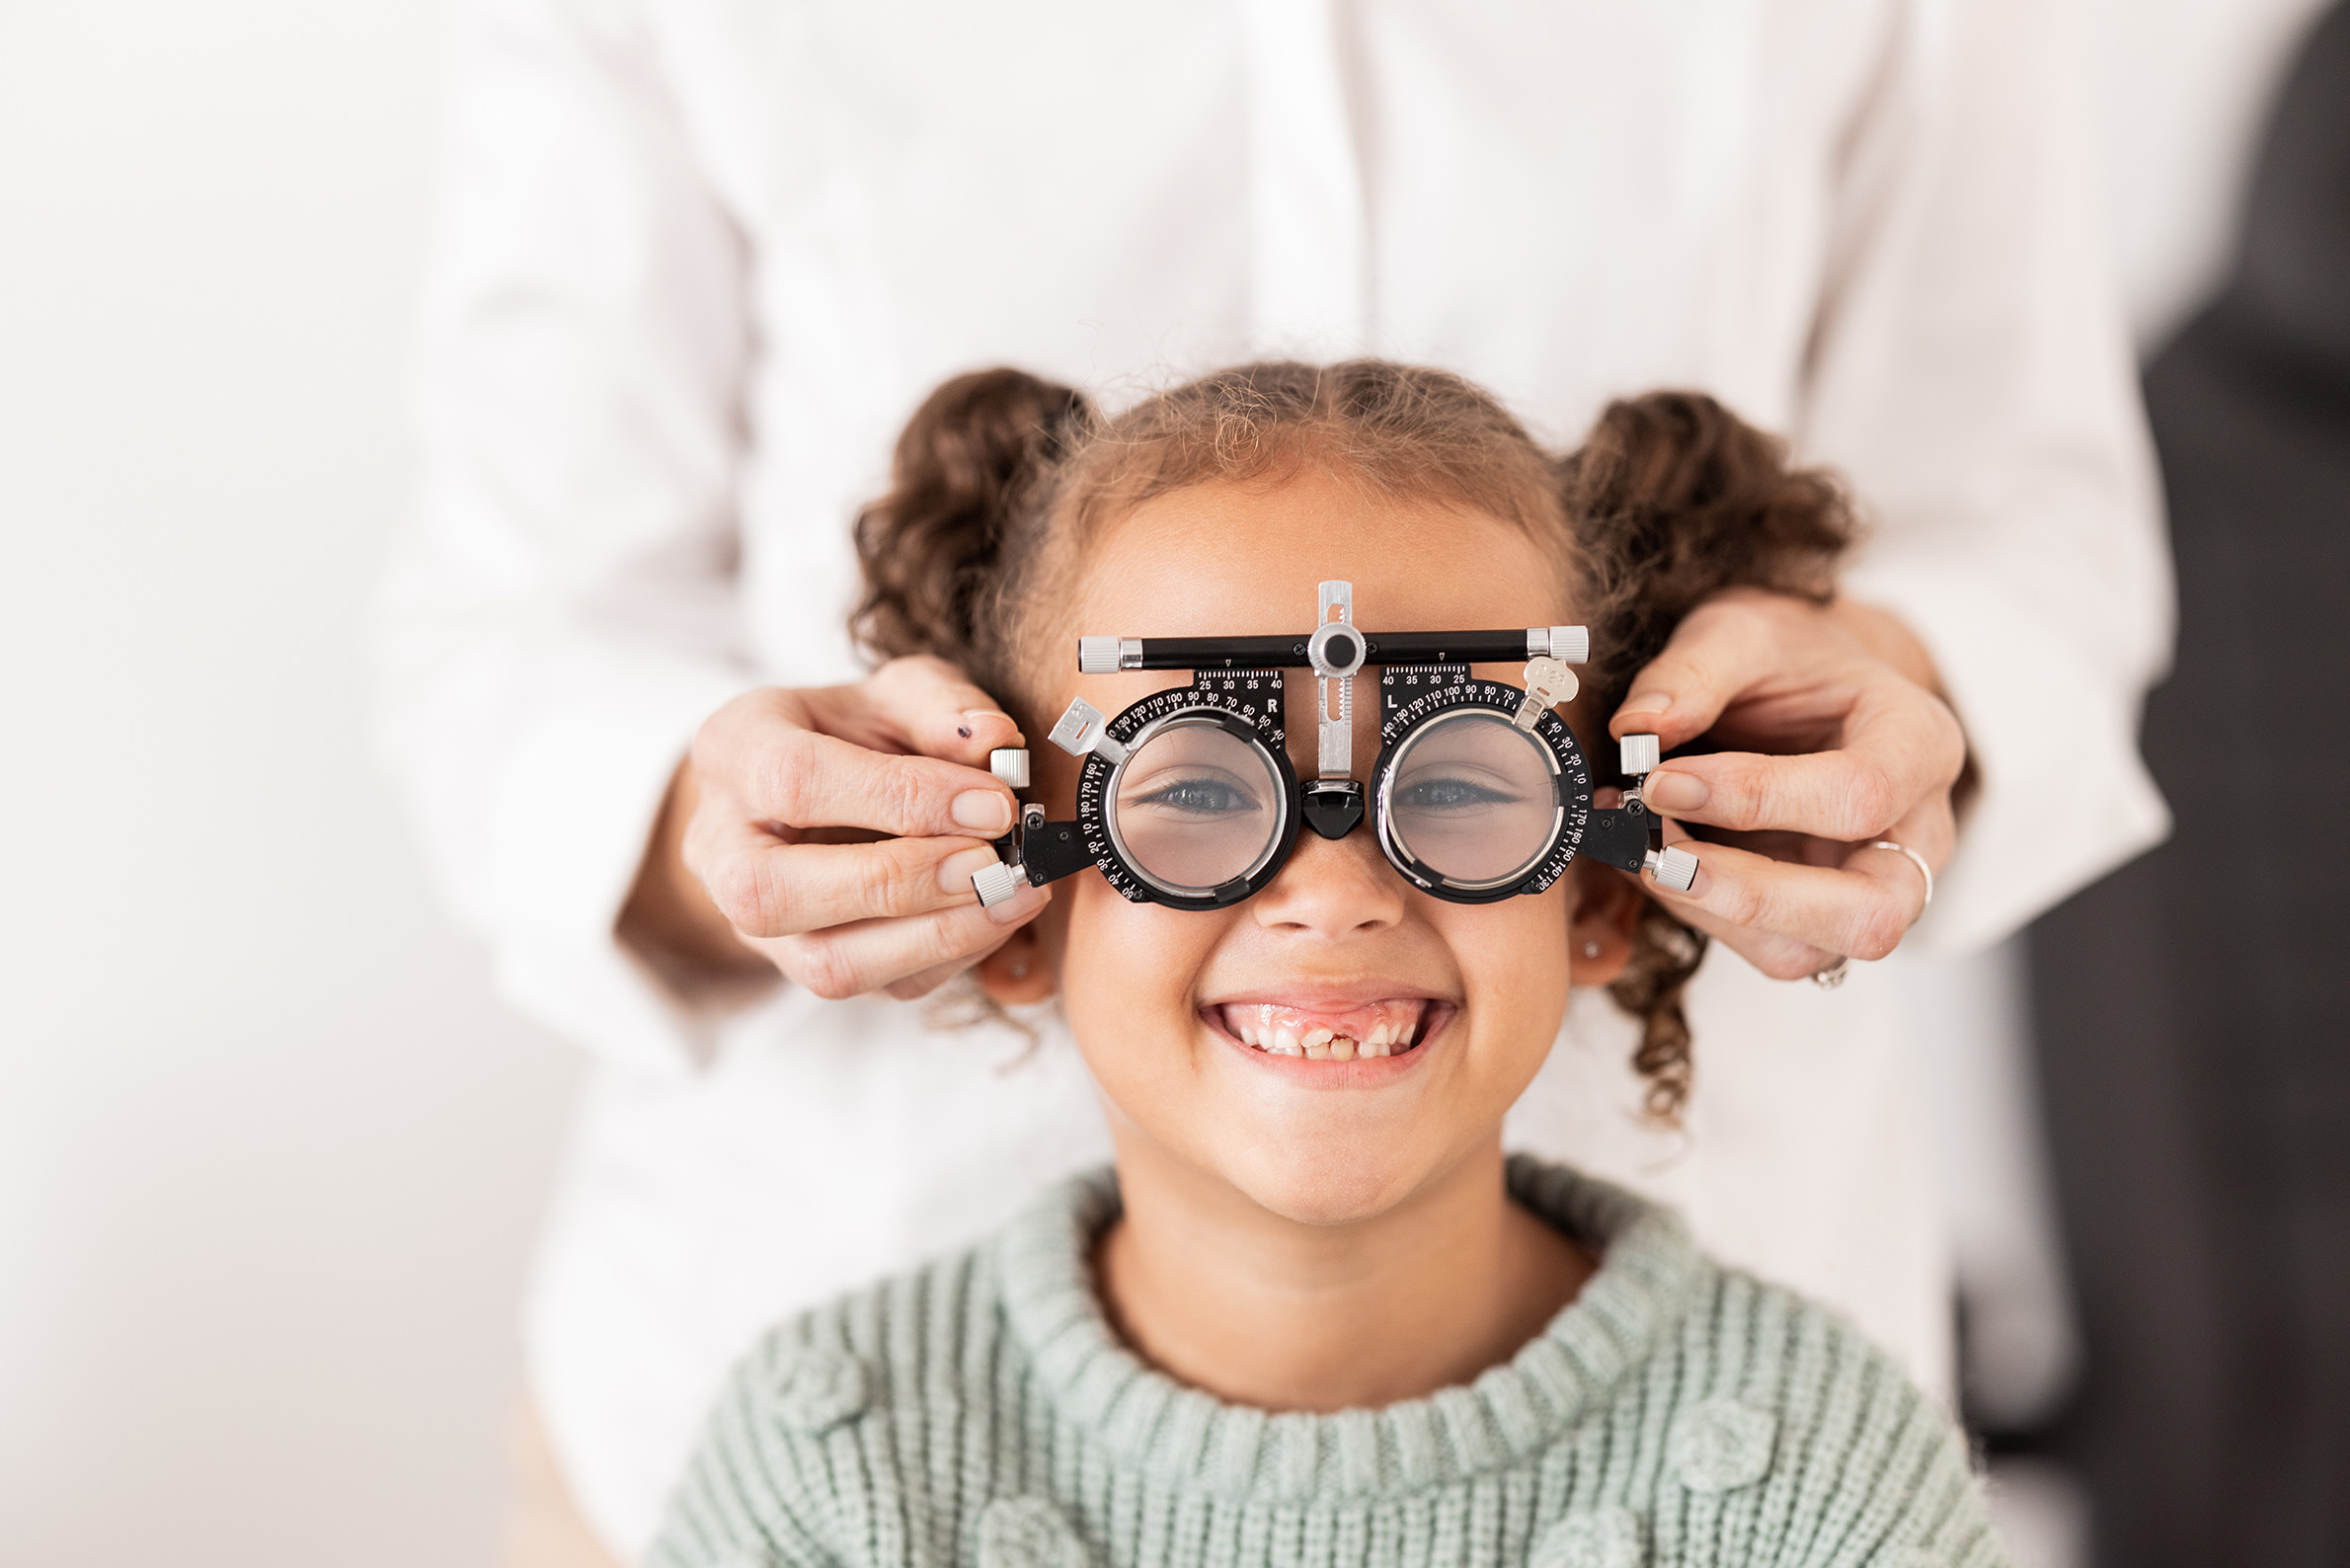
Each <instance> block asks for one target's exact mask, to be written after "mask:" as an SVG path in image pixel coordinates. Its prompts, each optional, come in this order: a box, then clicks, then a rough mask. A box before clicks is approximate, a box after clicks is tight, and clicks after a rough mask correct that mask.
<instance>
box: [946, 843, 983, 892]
mask: <svg viewBox="0 0 2350 1568" xmlns="http://www.w3.org/2000/svg"><path fill="white" fill-rule="evenodd" d="M995 860H996V855H995V851H994V850H992V849H964V850H959V851H957V852H956V853H954V854H951V855H949V856H947V858H946V859H944V860H942V861H940V862H939V863H938V891H939V892H941V893H969V892H971V879H972V878H974V877H976V876H978V875H979V873H980V872H982V871H985V870H986V869H987V868H988V867H989V866H992V865H994V864H995Z"/></svg>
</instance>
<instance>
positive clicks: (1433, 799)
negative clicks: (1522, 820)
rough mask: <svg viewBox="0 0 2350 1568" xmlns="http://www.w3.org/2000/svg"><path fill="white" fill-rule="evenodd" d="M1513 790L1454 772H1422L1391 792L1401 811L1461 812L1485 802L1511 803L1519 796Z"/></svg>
mask: <svg viewBox="0 0 2350 1568" xmlns="http://www.w3.org/2000/svg"><path fill="white" fill-rule="evenodd" d="M1523 798H1524V797H1522V796H1521V795H1519V793H1518V792H1517V791H1516V790H1509V789H1496V788H1494V787H1493V786H1492V785H1490V784H1483V783H1479V782H1478V781H1477V780H1475V779H1469V778H1462V777H1460V776H1459V775H1457V774H1454V775H1450V776H1445V775H1439V776H1438V777H1435V778H1430V777H1427V776H1426V775H1423V776H1421V777H1419V778H1415V779H1412V780H1411V781H1409V782H1408V783H1406V784H1404V785H1403V787H1402V788H1400V789H1398V790H1397V791H1396V792H1395V805H1396V807H1397V808H1398V809H1399V810H1402V811H1418V812H1465V811H1473V810H1476V809H1477V808H1479V807H1486V806H1515V805H1517V804H1518V803H1519V801H1520V800H1521V799H1523Z"/></svg>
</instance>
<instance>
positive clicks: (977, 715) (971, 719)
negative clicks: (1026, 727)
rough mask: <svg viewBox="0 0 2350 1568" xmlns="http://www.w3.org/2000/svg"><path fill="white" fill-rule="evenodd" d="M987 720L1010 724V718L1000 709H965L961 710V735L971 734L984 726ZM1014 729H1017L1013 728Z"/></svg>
mask: <svg viewBox="0 0 2350 1568" xmlns="http://www.w3.org/2000/svg"><path fill="white" fill-rule="evenodd" d="M989 719H1001V720H1002V721H1003V722H1004V723H1006V724H1010V723H1011V722H1012V716H1011V715H1010V714H1008V713H1006V712H1004V711H1003V710H1002V709H1001V708H966V709H964V710H963V733H964V734H965V735H969V734H971V732H972V731H973V730H974V729H976V728H977V727H978V726H979V725H982V724H985V723H986V722H987V721H988V720H989ZM1015 728H1017V727H1016V726H1015Z"/></svg>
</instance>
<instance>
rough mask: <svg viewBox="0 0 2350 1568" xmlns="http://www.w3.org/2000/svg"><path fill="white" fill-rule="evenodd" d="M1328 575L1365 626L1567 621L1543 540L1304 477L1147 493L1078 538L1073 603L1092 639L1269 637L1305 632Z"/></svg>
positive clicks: (1563, 587)
mask: <svg viewBox="0 0 2350 1568" xmlns="http://www.w3.org/2000/svg"><path fill="white" fill-rule="evenodd" d="M1333 578H1342V579H1345V580H1346V581H1348V582H1350V583H1352V584H1354V586H1355V619H1356V621H1357V623H1358V624H1360V625H1363V626H1366V627H1369V628H1371V629H1372V630H1385V631H1416V630H1437V629H1454V628H1458V629H1463V630H1465V629H1471V628H1481V627H1489V626H1549V625H1554V624H1559V623H1561V622H1564V621H1567V620H1569V619H1571V616H1570V615H1569V614H1568V613H1567V612H1568V611H1569V610H1570V609H1571V608H1572V605H1571V604H1570V603H1569V602H1568V600H1569V598H1570V595H1569V592H1568V587H1569V584H1568V571H1567V568H1566V565H1565V563H1564V562H1563V561H1561V560H1560V559H1558V555H1557V550H1556V547H1555V545H1553V544H1550V543H1548V542H1547V541H1542V540H1538V539H1536V538H1534V537H1533V536H1531V535H1529V534H1528V533H1527V531H1526V530H1525V529H1523V528H1521V527H1520V526H1518V525H1517V524H1516V523H1513V522H1510V521H1508V520H1506V519H1503V518H1500V517H1495V516H1493V515H1491V514H1489V513H1485V512H1481V511H1475V510H1466V509H1463V508H1460V507H1456V506H1451V505H1448V504H1446V503H1444V502H1441V501H1434V500H1426V499H1419V498H1410V497H1381V496H1378V495H1375V494H1371V493H1368V492H1367V491H1366V490H1365V488H1364V487H1362V486H1360V485H1354V484H1349V483H1346V482H1345V481H1343V480H1340V479H1335V478H1332V477H1330V476H1328V475H1325V474H1322V473H1319V472H1317V471H1309V472H1307V473H1304V474H1300V475H1297V476H1296V477H1294V478H1291V479H1288V480H1286V481H1283V482H1282V483H1280V484H1275V485H1263V484H1259V485H1233V484H1206V485H1195V486H1191V487H1188V488H1186V489H1183V490H1177V491H1171V492H1169V493H1167V494H1165V495H1160V496H1154V497H1152V498H1151V499H1150V500H1148V501H1146V502H1144V503H1142V504H1141V505H1140V506H1138V507H1136V509H1135V510H1133V511H1131V512H1129V513H1128V514H1127V515H1126V516H1124V517H1122V518H1120V519H1118V520H1116V521H1114V522H1112V523H1110V524H1109V525H1108V526H1107V527H1105V528H1104V529H1103V530H1102V533H1101V534H1100V535H1099V536H1098V537H1097V538H1095V539H1094V540H1093V541H1091V545H1090V548H1088V549H1087V550H1086V551H1085V559H1084V561H1083V562H1082V564H1081V566H1080V570H1079V573H1078V585H1077V594H1076V598H1077V603H1076V604H1075V605H1074V606H1072V608H1074V609H1075V610H1076V612H1077V615H1078V618H1079V619H1080V620H1081V621H1083V622H1084V630H1085V631H1087V632H1089V633H1092V634H1094V635H1099V636H1133V637H1205V636H1257V635H1279V634H1281V633H1285V632H1291V631H1297V630H1301V629H1303V628H1306V627H1309V626H1310V625H1311V624H1312V623H1313V618H1314V605H1315V588H1316V586H1317V585H1318V584H1320V583H1323V582H1325V581H1328V580H1330V579H1333ZM1112 622H1116V623H1117V624H1111V623H1112Z"/></svg>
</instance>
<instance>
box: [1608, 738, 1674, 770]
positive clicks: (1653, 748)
mask: <svg viewBox="0 0 2350 1568" xmlns="http://www.w3.org/2000/svg"><path fill="white" fill-rule="evenodd" d="M1615 745H1616V749H1617V752H1618V753H1619V755H1620V756H1621V757H1622V760H1623V773H1624V777H1626V778H1644V777H1646V776H1647V775H1648V774H1651V773H1654V772H1655V771H1656V770H1657V762H1658V761H1659V759H1660V758H1661V757H1662V755H1663V753H1662V751H1660V750H1659V748H1658V746H1657V738H1656V737H1655V736H1653V735H1627V736H1625V737H1624V738H1623V739H1622V740H1621V741H1618V742H1617V743H1616V744H1615Z"/></svg>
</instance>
